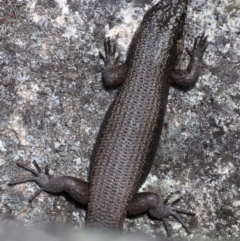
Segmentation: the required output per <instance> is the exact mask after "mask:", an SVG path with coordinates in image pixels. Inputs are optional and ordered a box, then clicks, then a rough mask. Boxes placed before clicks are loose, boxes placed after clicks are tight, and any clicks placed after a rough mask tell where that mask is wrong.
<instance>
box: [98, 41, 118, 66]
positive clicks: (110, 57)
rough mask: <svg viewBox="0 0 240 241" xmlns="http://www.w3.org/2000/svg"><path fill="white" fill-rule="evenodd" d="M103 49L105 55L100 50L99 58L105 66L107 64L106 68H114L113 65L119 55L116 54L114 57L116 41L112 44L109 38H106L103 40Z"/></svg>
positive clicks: (115, 64)
mask: <svg viewBox="0 0 240 241" xmlns="http://www.w3.org/2000/svg"><path fill="white" fill-rule="evenodd" d="M104 50H105V57H104V56H103V54H102V53H101V52H99V57H100V59H102V60H103V62H104V64H105V66H107V67H108V68H110V67H112V68H114V67H115V66H117V64H118V61H119V58H120V55H117V57H116V58H115V55H116V42H114V43H113V44H112V43H111V40H110V38H106V39H105V40H104Z"/></svg>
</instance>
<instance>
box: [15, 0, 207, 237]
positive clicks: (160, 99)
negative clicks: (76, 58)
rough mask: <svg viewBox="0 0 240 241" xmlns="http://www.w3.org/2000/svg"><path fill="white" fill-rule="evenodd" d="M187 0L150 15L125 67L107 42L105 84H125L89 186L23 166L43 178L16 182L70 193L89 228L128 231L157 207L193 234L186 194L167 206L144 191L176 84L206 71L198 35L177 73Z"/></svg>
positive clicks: (167, 2) (158, 213)
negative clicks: (128, 222)
mask: <svg viewBox="0 0 240 241" xmlns="http://www.w3.org/2000/svg"><path fill="white" fill-rule="evenodd" d="M187 4H188V1H187V0H162V1H160V2H159V3H158V4H156V5H155V6H153V7H152V8H151V9H150V10H149V11H148V12H147V13H146V14H145V16H144V18H143V21H142V23H141V25H140V27H139V28H138V30H137V32H136V33H135V36H134V38H133V40H132V42H131V44H130V48H129V51H128V56H127V59H126V62H125V63H124V64H118V60H119V57H115V55H116V45H113V46H112V44H111V42H110V40H109V39H106V40H105V42H104V47H105V57H104V56H103V55H102V54H101V53H100V58H101V59H102V60H103V61H104V63H105V69H104V73H103V76H104V82H105V84H106V85H110V86H112V85H119V84H121V86H120V90H119V92H118V94H117V96H116V98H115V100H114V101H113V103H112V104H111V106H110V108H109V110H108V112H107V114H106V116H105V119H104V121H103V124H102V126H101V129H100V132H99V135H98V138H97V141H96V144H95V147H94V151H93V154H92V158H91V168H90V180H89V184H88V183H86V182H84V181H82V180H81V179H78V178H75V177H69V176H62V177H50V176H49V174H48V169H46V172H45V174H43V172H42V170H41V169H40V167H38V165H37V163H36V162H35V163H34V164H35V167H36V168H37V170H38V172H36V171H35V170H33V169H31V168H29V167H27V166H26V165H23V164H20V163H18V165H19V166H20V167H22V168H24V169H27V170H28V171H30V172H32V173H33V174H34V176H35V177H30V178H25V179H22V180H19V181H16V182H12V183H11V184H12V185H14V184H18V183H22V182H28V181H34V182H36V183H37V184H38V185H39V186H40V187H41V189H40V190H39V191H37V192H36V193H35V195H34V196H33V197H32V198H31V199H30V200H32V199H33V198H35V197H36V196H37V195H38V194H39V193H40V192H41V191H47V192H62V191H65V192H67V193H69V194H70V195H71V196H72V197H74V198H75V199H76V200H77V201H78V202H80V203H82V204H87V205H88V215H87V220H86V225H87V226H93V227H98V228H103V229H108V228H111V229H115V228H117V229H121V228H122V226H123V222H124V219H125V217H126V215H127V214H128V215H135V214H139V213H143V212H146V211H149V214H150V216H152V217H153V218H154V219H162V220H163V221H164V224H165V227H166V230H167V233H168V235H169V236H170V234H171V233H170V230H169V228H168V226H169V225H168V223H167V220H166V218H168V217H169V216H174V217H175V218H176V219H177V220H178V221H179V222H181V224H182V225H183V227H184V228H185V229H186V231H187V232H188V233H190V231H189V230H188V229H187V227H186V226H185V224H184V223H183V221H182V220H181V218H180V217H179V215H178V214H177V213H184V214H188V215H194V213H191V212H187V211H184V210H181V209H177V208H174V207H173V205H174V204H176V203H177V202H178V201H179V200H180V199H178V200H176V201H174V202H173V203H172V204H170V205H167V204H166V202H163V200H162V199H161V197H160V196H159V195H157V194H155V193H137V191H138V189H139V187H140V186H141V185H142V183H143V182H144V181H145V178H146V177H147V175H148V173H149V170H150V168H151V166H152V163H153V160H154V156H155V152H156V149H157V145H158V141H159V138H160V135H161V131H162V126H163V121H164V116H165V108H166V104H167V96H168V91H169V87H170V85H171V84H177V85H181V86H191V87H192V86H194V84H195V83H196V81H197V79H198V76H199V74H200V69H201V64H202V56H203V54H204V52H205V49H206V39H207V37H204V35H202V36H201V37H200V40H195V43H194V47H193V49H192V51H190V50H187V52H188V54H189V55H190V63H189V65H188V67H187V70H186V71H183V70H176V69H175V67H176V65H177V64H178V60H179V56H180V55H181V52H182V48H183V29H184V24H185V16H186V10H187Z"/></svg>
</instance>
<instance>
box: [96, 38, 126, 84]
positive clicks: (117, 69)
mask: <svg viewBox="0 0 240 241" xmlns="http://www.w3.org/2000/svg"><path fill="white" fill-rule="evenodd" d="M104 51H105V57H104V56H103V54H102V53H101V52H99V57H100V59H102V60H103V62H104V65H105V68H104V71H103V81H104V83H105V84H106V85H107V86H116V85H120V84H121V83H122V82H123V81H124V79H125V76H126V73H127V64H126V63H122V64H119V57H120V56H119V55H118V56H117V57H116V43H114V44H112V43H111V41H110V38H106V39H105V40H104Z"/></svg>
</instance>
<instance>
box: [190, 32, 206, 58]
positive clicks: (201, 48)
mask: <svg viewBox="0 0 240 241" xmlns="http://www.w3.org/2000/svg"><path fill="white" fill-rule="evenodd" d="M198 38H200V39H199V41H198V40H197V39H198ZM207 38H208V36H206V37H205V33H203V34H202V36H201V37H197V38H196V39H195V41H194V45H193V49H192V50H190V49H188V48H186V51H187V53H188V55H189V56H190V57H191V58H194V59H202V57H203V54H204V52H205V50H206V48H207V44H206V42H207Z"/></svg>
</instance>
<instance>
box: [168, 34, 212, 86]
mask: <svg viewBox="0 0 240 241" xmlns="http://www.w3.org/2000/svg"><path fill="white" fill-rule="evenodd" d="M207 37H208V36H206V37H205V36H204V34H202V36H201V37H197V38H196V39H195V42H194V46H193V49H192V50H189V49H187V53H188V55H189V56H190V62H189V64H188V67H187V69H186V70H181V69H174V70H173V71H171V73H170V76H169V82H170V84H175V85H179V86H185V87H192V86H194V85H195V83H196V82H197V80H198V77H199V74H200V72H201V68H202V57H203V54H204V52H205V50H206V48H207V44H206V41H207ZM198 38H199V40H197V39H198Z"/></svg>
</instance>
